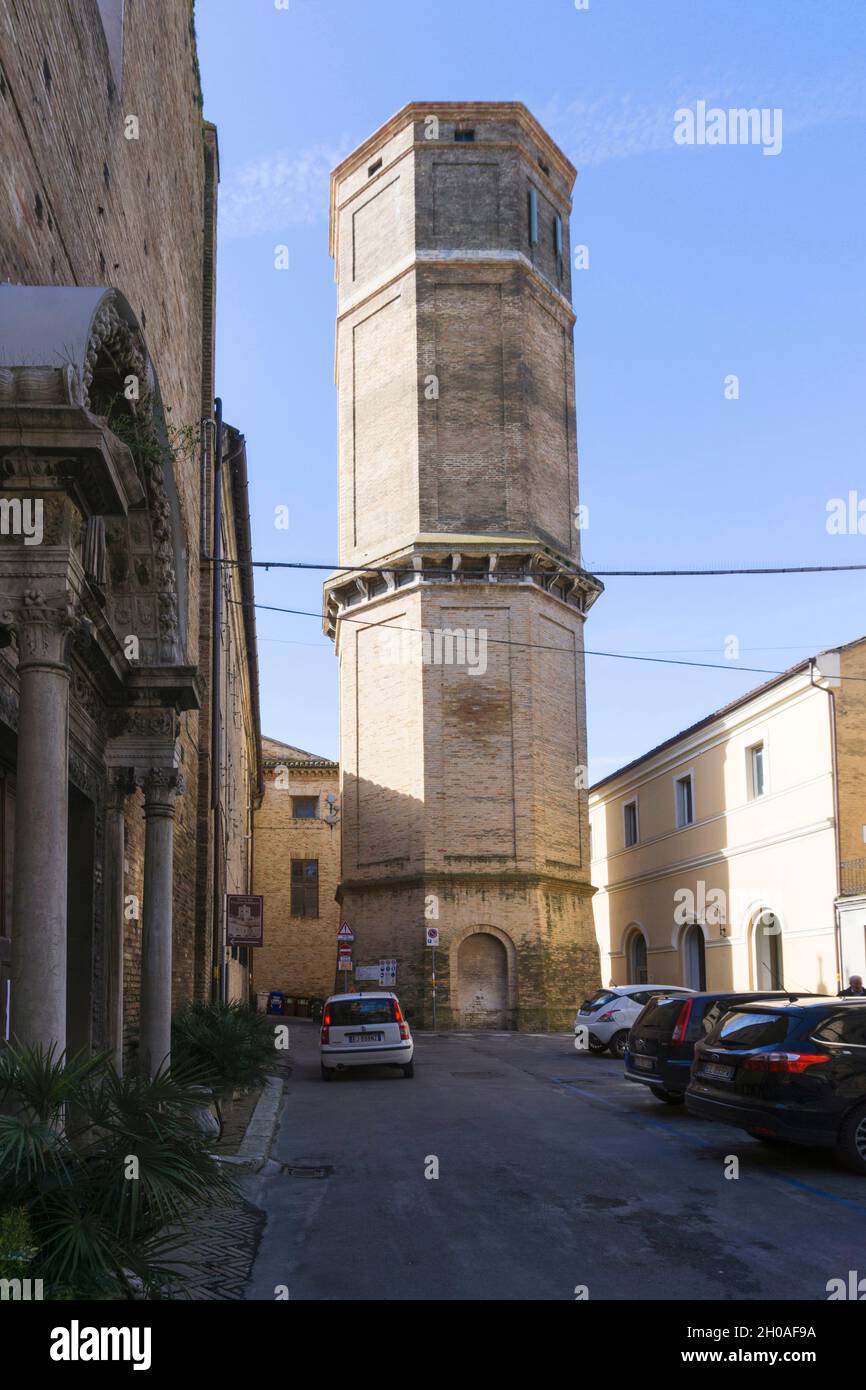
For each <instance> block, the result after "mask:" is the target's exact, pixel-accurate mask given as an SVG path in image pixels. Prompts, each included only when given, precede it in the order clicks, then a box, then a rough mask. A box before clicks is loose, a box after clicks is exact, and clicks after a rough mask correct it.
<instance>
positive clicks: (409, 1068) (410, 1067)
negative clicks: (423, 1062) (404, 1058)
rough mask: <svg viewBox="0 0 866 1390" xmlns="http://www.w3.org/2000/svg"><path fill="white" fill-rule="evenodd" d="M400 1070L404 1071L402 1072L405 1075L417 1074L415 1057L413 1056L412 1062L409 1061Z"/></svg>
mask: <svg viewBox="0 0 866 1390" xmlns="http://www.w3.org/2000/svg"><path fill="white" fill-rule="evenodd" d="M400 1070H401V1071H402V1073H403V1075H404V1076H414V1075H415V1058H414V1057H413V1058H412V1061H411V1062H407V1063H406V1065H405V1067H401V1069H400Z"/></svg>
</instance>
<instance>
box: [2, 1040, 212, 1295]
mask: <svg viewBox="0 0 866 1390" xmlns="http://www.w3.org/2000/svg"><path fill="white" fill-rule="evenodd" d="M200 1105H201V1095H200V1094H199V1093H197V1092H196V1091H195V1090H193V1089H191V1088H190V1087H189V1086H188V1085H187V1084H186V1083H184V1082H182V1081H178V1080H177V1079H176V1078H175V1077H173V1076H171V1075H170V1074H168V1073H167V1072H164V1071H163V1072H160V1073H158V1074H157V1075H156V1076H155V1077H154V1078H153V1079H152V1080H148V1079H144V1078H138V1077H120V1076H119V1075H118V1074H117V1072H116V1071H115V1069H114V1067H113V1066H112V1064H111V1062H110V1061H109V1059H108V1058H107V1057H103V1056H97V1057H78V1058H72V1059H69V1060H67V1059H66V1058H65V1057H63V1056H61V1057H60V1058H58V1057H57V1056H56V1049H55V1048H54V1047H51V1048H50V1049H48V1050H47V1051H46V1050H44V1049H43V1048H24V1049H16V1048H9V1049H7V1050H6V1051H5V1052H3V1053H0V1110H2V1113H0V1219H2V1218H7V1219H8V1220H9V1221H10V1223H11V1224H12V1226H13V1227H14V1223H15V1220H16V1217H15V1213H16V1212H19V1213H20V1212H21V1211H22V1210H23V1211H24V1212H25V1214H26V1221H27V1224H28V1227H29V1231H30V1234H31V1236H32V1246H33V1247H35V1252H34V1254H33V1259H32V1262H31V1272H32V1273H33V1274H34V1275H35V1276H37V1277H38V1278H40V1279H42V1280H43V1282H44V1285H45V1288H46V1290H48V1291H49V1296H50V1297H118V1296H122V1297H130V1296H132V1285H131V1282H130V1275H131V1276H134V1278H135V1279H136V1280H137V1281H139V1283H140V1286H141V1287H142V1288H143V1289H144V1291H145V1292H146V1293H154V1292H156V1293H158V1292H160V1291H161V1290H162V1289H163V1288H164V1287H165V1286H166V1284H167V1283H174V1282H175V1281H179V1280H182V1276H180V1275H178V1274H177V1273H175V1272H174V1271H169V1270H168V1269H167V1268H166V1267H165V1265H164V1264H163V1263H162V1261H163V1260H164V1259H165V1257H166V1256H167V1255H170V1254H171V1252H172V1250H173V1249H174V1248H175V1247H176V1246H177V1245H178V1244H180V1243H181V1242H182V1239H183V1225H184V1222H185V1220H186V1218H187V1217H188V1216H189V1215H190V1214H191V1213H193V1212H194V1211H195V1210H196V1209H198V1208H200V1207H202V1206H203V1205H205V1204H209V1203H212V1202H215V1201H220V1200H224V1199H225V1198H227V1197H228V1195H229V1194H230V1193H231V1192H232V1191H233V1190H234V1189H233V1184H232V1182H231V1179H230V1177H229V1175H228V1174H227V1173H226V1172H225V1170H224V1169H223V1168H222V1167H221V1166H220V1165H219V1164H218V1163H217V1162H216V1161H215V1160H214V1158H213V1156H212V1155H211V1153H210V1152H209V1150H208V1148H207V1145H206V1142H205V1140H204V1138H203V1136H202V1134H201V1132H200V1130H199V1128H198V1126H197V1123H196V1118H195V1112H196V1110H197V1109H198V1108H199V1107H200ZM169 1226H170V1227H172V1228H173V1229H172V1230H171V1232H169V1231H167V1228H168V1227H169ZM0 1248H2V1247H0Z"/></svg>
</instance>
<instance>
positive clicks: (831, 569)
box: [202, 555, 866, 580]
mask: <svg viewBox="0 0 866 1390" xmlns="http://www.w3.org/2000/svg"><path fill="white" fill-rule="evenodd" d="M202 558H203V559H206V560H212V559H213V556H212V555H208V556H203V557H202ZM219 563H220V564H221V565H243V566H246V567H247V568H252V569H263V570H271V569H275V570H276V569H281V570H327V572H328V573H329V574H361V573H362V574H420V573H422V571H420V570H416V569H415V568H414V566H412V565H402V566H401V565H320V564H314V563H313V562H311V561H308V560H228V559H222V560H220V562H219ZM850 570H866V563H864V564H862V565H748V566H739V567H734V568H729V569H702V570H597V569H594V570H584V571H583V573H585V574H588V575H591V576H594V577H595V578H596V579H682V578H690V579H708V578H716V577H717V576H719V575H736V574H839V573H844V572H845V571H850ZM442 572H443V575H450V574H468V575H471V576H472V577H474V578H476V579H483V578H486V577H487V576H486V574H485V572H484V571H481V570H476V569H471V568H469V567H458V568H457V569H454V570H452V569H446V568H445V567H444V566H443V570H442ZM563 572H564V573H568V572H569V571H568V570H567V569H565V567H563ZM555 573H556V571H555V570H552V569H531V568H530V569H515V570H501V571H498V572H497V576H496V577H497V578H498V579H500V580H502V579H513V578H515V579H516V578H519V577H520V576H521V575H543V576H544V577H545V578H548V579H550V578H553V577H554V576H555ZM426 574H427V575H428V576H429V574H430V571H429V570H428V571H426Z"/></svg>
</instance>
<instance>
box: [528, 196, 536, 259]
mask: <svg viewBox="0 0 866 1390" xmlns="http://www.w3.org/2000/svg"><path fill="white" fill-rule="evenodd" d="M529 243H530V245H531V246H537V245H538V193H537V192H536V190H535V189H534V188H530V190H529Z"/></svg>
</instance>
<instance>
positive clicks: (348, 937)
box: [337, 922, 355, 941]
mask: <svg viewBox="0 0 866 1390" xmlns="http://www.w3.org/2000/svg"><path fill="white" fill-rule="evenodd" d="M337 940H338V941H354V940H355V933H354V932H353V931H352V928H351V927H350V926H349V923H348V922H344V923H343V924H342V926H341V927H340V930H339V931H338V932H337Z"/></svg>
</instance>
